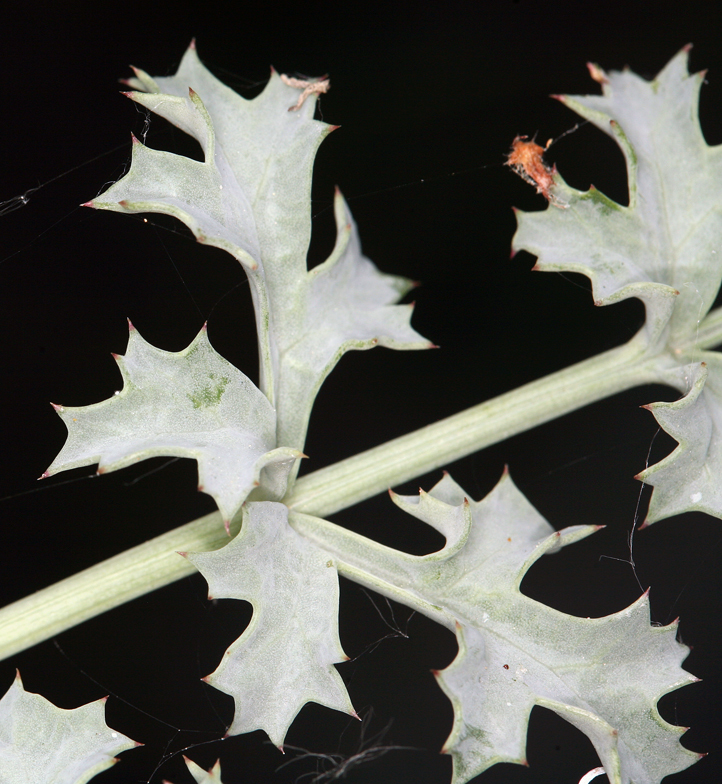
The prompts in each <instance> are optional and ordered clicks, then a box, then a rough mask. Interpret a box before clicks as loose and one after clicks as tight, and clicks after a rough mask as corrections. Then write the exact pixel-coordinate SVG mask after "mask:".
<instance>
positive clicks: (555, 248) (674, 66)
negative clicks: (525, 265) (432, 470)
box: [514, 47, 722, 523]
mask: <svg viewBox="0 0 722 784" xmlns="http://www.w3.org/2000/svg"><path fill="white" fill-rule="evenodd" d="M687 60H688V47H685V49H683V50H682V51H681V52H679V54H677V55H676V56H675V57H674V58H673V59H672V60H671V61H670V62H669V64H668V65H667V66H666V67H665V68H664V69H663V70H662V72H661V73H660V74H659V75H658V76H657V77H656V78H655V79H654V80H652V81H651V82H650V81H647V80H645V79H642V78H641V77H639V76H637V75H636V74H634V73H632V72H631V71H629V70H625V71H623V72H621V73H620V72H614V71H612V72H610V73H605V72H604V71H602V70H601V69H600V68H598V67H597V66H594V67H592V68H591V69H590V70H591V72H592V74H593V76H594V78H595V79H596V80H597V81H599V82H601V85H602V95H601V96H600V95H585V96H562V97H561V98H560V99H561V101H562V102H563V103H564V104H565V105H566V106H568V107H569V108H570V109H573V110H574V111H575V112H577V113H578V114H580V115H581V116H582V117H584V118H585V119H586V120H588V121H589V122H591V123H593V124H594V125H596V126H597V127H598V128H600V129H601V130H602V131H604V132H605V133H607V134H608V135H609V136H611V137H612V138H613V139H615V141H616V142H617V143H618V144H619V146H620V148H621V150H622V152H623V154H624V156H625V160H626V163H627V176H628V180H629V206H626V207H625V206H621V205H619V204H617V203H615V202H613V201H611V200H610V199H608V198H607V197H606V196H604V194H602V193H600V192H599V191H597V190H594V189H592V190H590V191H587V192H586V193H582V192H580V191H576V190H574V189H572V188H570V187H569V186H568V185H567V184H566V183H565V182H564V181H563V180H562V178H561V177H560V176H559V175H555V177H554V185H553V186H552V189H551V192H552V195H553V197H554V198H555V199H556V200H557V202H558V203H557V204H552V205H551V206H550V207H548V208H547V209H546V210H545V211H543V212H535V213H521V212H520V213H518V222H519V228H518V231H517V234H516V236H515V238H514V247H515V249H517V250H522V249H523V250H528V251H529V252H530V253H533V254H535V255H536V256H537V257H538V261H537V265H536V268H537V269H540V270H550V271H562V270H564V271H573V272H581V273H582V274H584V275H587V276H588V277H589V278H590V279H591V281H592V288H593V293H594V299H595V302H596V304H598V305H605V304H609V303H613V302H617V301H619V300H621V299H625V298H627V297H630V296H636V297H640V298H641V299H642V300H643V301H644V303H645V307H646V310H647V319H646V324H645V327H644V330H643V333H642V334H643V337H644V340H643V341H642V342H641V343H640V344H639V345H640V362H647V363H648V364H649V365H650V367H652V368H653V370H654V372H655V373H656V374H657V376H658V378H659V381H660V382H661V383H669V384H671V385H672V386H675V387H676V388H677V389H678V390H679V391H680V392H681V393H682V394H683V395H685V396H687V397H685V398H684V399H683V400H681V401H677V402H676V403H671V404H670V403H655V404H653V405H651V406H649V408H650V410H652V411H653V413H654V414H655V416H656V417H657V420H658V422H659V423H660V425H661V426H662V427H663V428H664V429H665V430H667V432H668V433H669V434H670V435H672V436H673V437H674V438H675V439H677V440H678V441H679V443H680V446H679V448H678V449H677V450H675V451H674V452H673V453H672V454H671V455H670V456H669V457H667V458H666V459H665V460H663V461H662V462H661V463H659V464H658V465H656V466H652V467H651V468H649V469H647V470H646V471H644V472H642V473H641V474H640V475H639V478H640V479H643V480H644V481H645V482H647V483H649V484H652V485H654V486H655V490H654V493H653V495H652V500H651V504H650V511H649V515H648V517H647V520H646V522H647V523H652V522H654V521H656V520H659V519H661V518H664V517H668V516H670V515H672V514H678V513H681V512H685V511H691V510H698V511H703V512H707V513H709V514H712V515H715V516H717V517H722V493H720V492H719V477H720V476H721V475H722V474H720V468H722V437H721V436H722V433H721V431H720V425H721V424H722V408H721V407H720V404H721V403H722V363H720V361H719V359H718V355H717V354H716V353H712V352H700V351H699V350H697V349H696V347H695V339H696V335H697V333H698V331H699V330H700V329H704V318H705V316H706V314H707V312H708V311H709V309H710V307H711V306H712V304H713V303H714V300H715V297H716V295H717V292H718V290H719V286H720V280H721V279H722V148H721V147H720V146H719V145H718V146H715V147H710V146H709V145H708V144H707V143H706V141H705V139H704V136H703V134H702V130H701V128H700V125H699V120H698V113H697V105H698V101H699V90H700V87H701V85H702V83H703V81H704V73H700V74H692V75H690V74H689V73H688V68H687ZM700 359H701V360H704V361H705V363H706V369H705V370H704V371H702V370H701V369H700V367H699V365H697V368H693V367H691V366H690V365H691V363H695V362H696V363H698V362H699V360H700ZM699 437H701V438H702V440H698V438H699Z"/></svg>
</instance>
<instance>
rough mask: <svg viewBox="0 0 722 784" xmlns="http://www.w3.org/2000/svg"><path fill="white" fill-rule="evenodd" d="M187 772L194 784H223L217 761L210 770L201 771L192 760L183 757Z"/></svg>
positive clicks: (218, 761) (166, 783)
mask: <svg viewBox="0 0 722 784" xmlns="http://www.w3.org/2000/svg"><path fill="white" fill-rule="evenodd" d="M183 759H184V760H185V763H186V765H187V767H188V770H189V771H190V772H191V775H192V776H193V778H194V779H195V780H196V784H223V782H222V781H221V761H220V760H217V761H216V764H215V765H214V766H213V767H212V768H211V769H210V770H203V768H202V767H201V766H200V765H196V763H195V762H193V760H192V759H188V757H186V756H185V755H184V756H183ZM163 784H170V782H169V781H164V782H163Z"/></svg>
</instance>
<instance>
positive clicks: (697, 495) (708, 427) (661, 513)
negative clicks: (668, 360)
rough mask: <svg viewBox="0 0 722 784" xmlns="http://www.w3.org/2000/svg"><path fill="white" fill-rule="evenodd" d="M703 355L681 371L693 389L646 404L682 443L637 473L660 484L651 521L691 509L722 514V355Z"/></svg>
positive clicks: (651, 506) (682, 380)
mask: <svg viewBox="0 0 722 784" xmlns="http://www.w3.org/2000/svg"><path fill="white" fill-rule="evenodd" d="M702 356H703V357H704V359H705V361H704V362H701V363H696V364H693V365H688V366H686V367H683V368H679V369H678V370H676V371H675V374H676V375H677V376H678V377H679V381H680V383H684V384H685V385H686V387H687V388H688V389H689V392H688V393H687V394H686V395H685V396H684V397H682V398H681V399H680V400H675V401H674V402H672V403H651V404H650V405H648V406H645V408H647V409H649V410H650V411H651V412H652V413H653V414H654V416H655V418H656V420H657V422H658V423H659V425H660V426H661V427H662V428H664V430H666V431H667V433H669V435H671V436H672V438H674V439H675V440H676V441H677V442H678V443H679V446H678V447H677V448H676V449H675V450H674V452H672V454H670V455H668V456H667V457H666V458H664V459H663V460H661V461H660V462H659V463H656V464H655V465H653V466H651V467H650V468H647V469H646V470H645V471H642V472H641V473H640V474H638V475H637V479H641V480H642V481H643V482H646V483H647V484H650V485H654V492H653V493H652V498H651V499H650V503H649V511H648V513H647V518H646V520H645V525H650V524H651V523H654V522H656V521H657V520H661V519H663V518H665V517H671V516H672V515H676V514H681V513H682V512H690V511H699V512H706V513H707V514H710V515H714V516H715V517H722V488H721V487H720V482H719V477H720V472H721V471H722V357H720V355H719V354H718V353H716V352H711V351H707V352H704V354H703V355H702ZM673 382H674V380H673V381H672V382H670V383H673ZM675 386H677V384H675Z"/></svg>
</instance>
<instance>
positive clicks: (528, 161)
mask: <svg viewBox="0 0 722 784" xmlns="http://www.w3.org/2000/svg"><path fill="white" fill-rule="evenodd" d="M551 143H552V140H551V139H549V141H548V142H547V144H546V147H540V146H539V145H538V144H537V143H536V142H535V141H534V140H533V139H532V140H531V141H529V137H528V136H517V137H516V139H514V141H513V142H512V143H511V152H510V153H509V155H508V156H507V159H506V165H507V166H511V168H512V169H514V171H515V172H516V173H517V174H518V175H519V176H520V177H521V178H522V180H525V181H526V182H528V183H529V184H530V185H533V186H534V187H535V188H536V192H537V193H541V195H542V196H544V198H545V199H546V200H547V201H548V202H549V203H550V204H554V205H555V206H556V207H564V206H566V205H564V204H562V203H561V202H560V201H559V200H558V199H557V198H556V197H555V196H554V194H553V193H552V192H551V187H552V185H554V169H552V168H550V167H549V166H548V165H547V164H546V163H545V162H544V153H545V152H546V151H547V150H548V149H549V145H550V144H551Z"/></svg>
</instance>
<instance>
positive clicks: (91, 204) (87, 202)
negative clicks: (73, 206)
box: [80, 199, 95, 209]
mask: <svg viewBox="0 0 722 784" xmlns="http://www.w3.org/2000/svg"><path fill="white" fill-rule="evenodd" d="M80 206H81V207H92V208H93V209H95V204H94V203H93V200H92V199H91V200H90V201H84V202H83V203H82V204H81V205H80Z"/></svg>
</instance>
